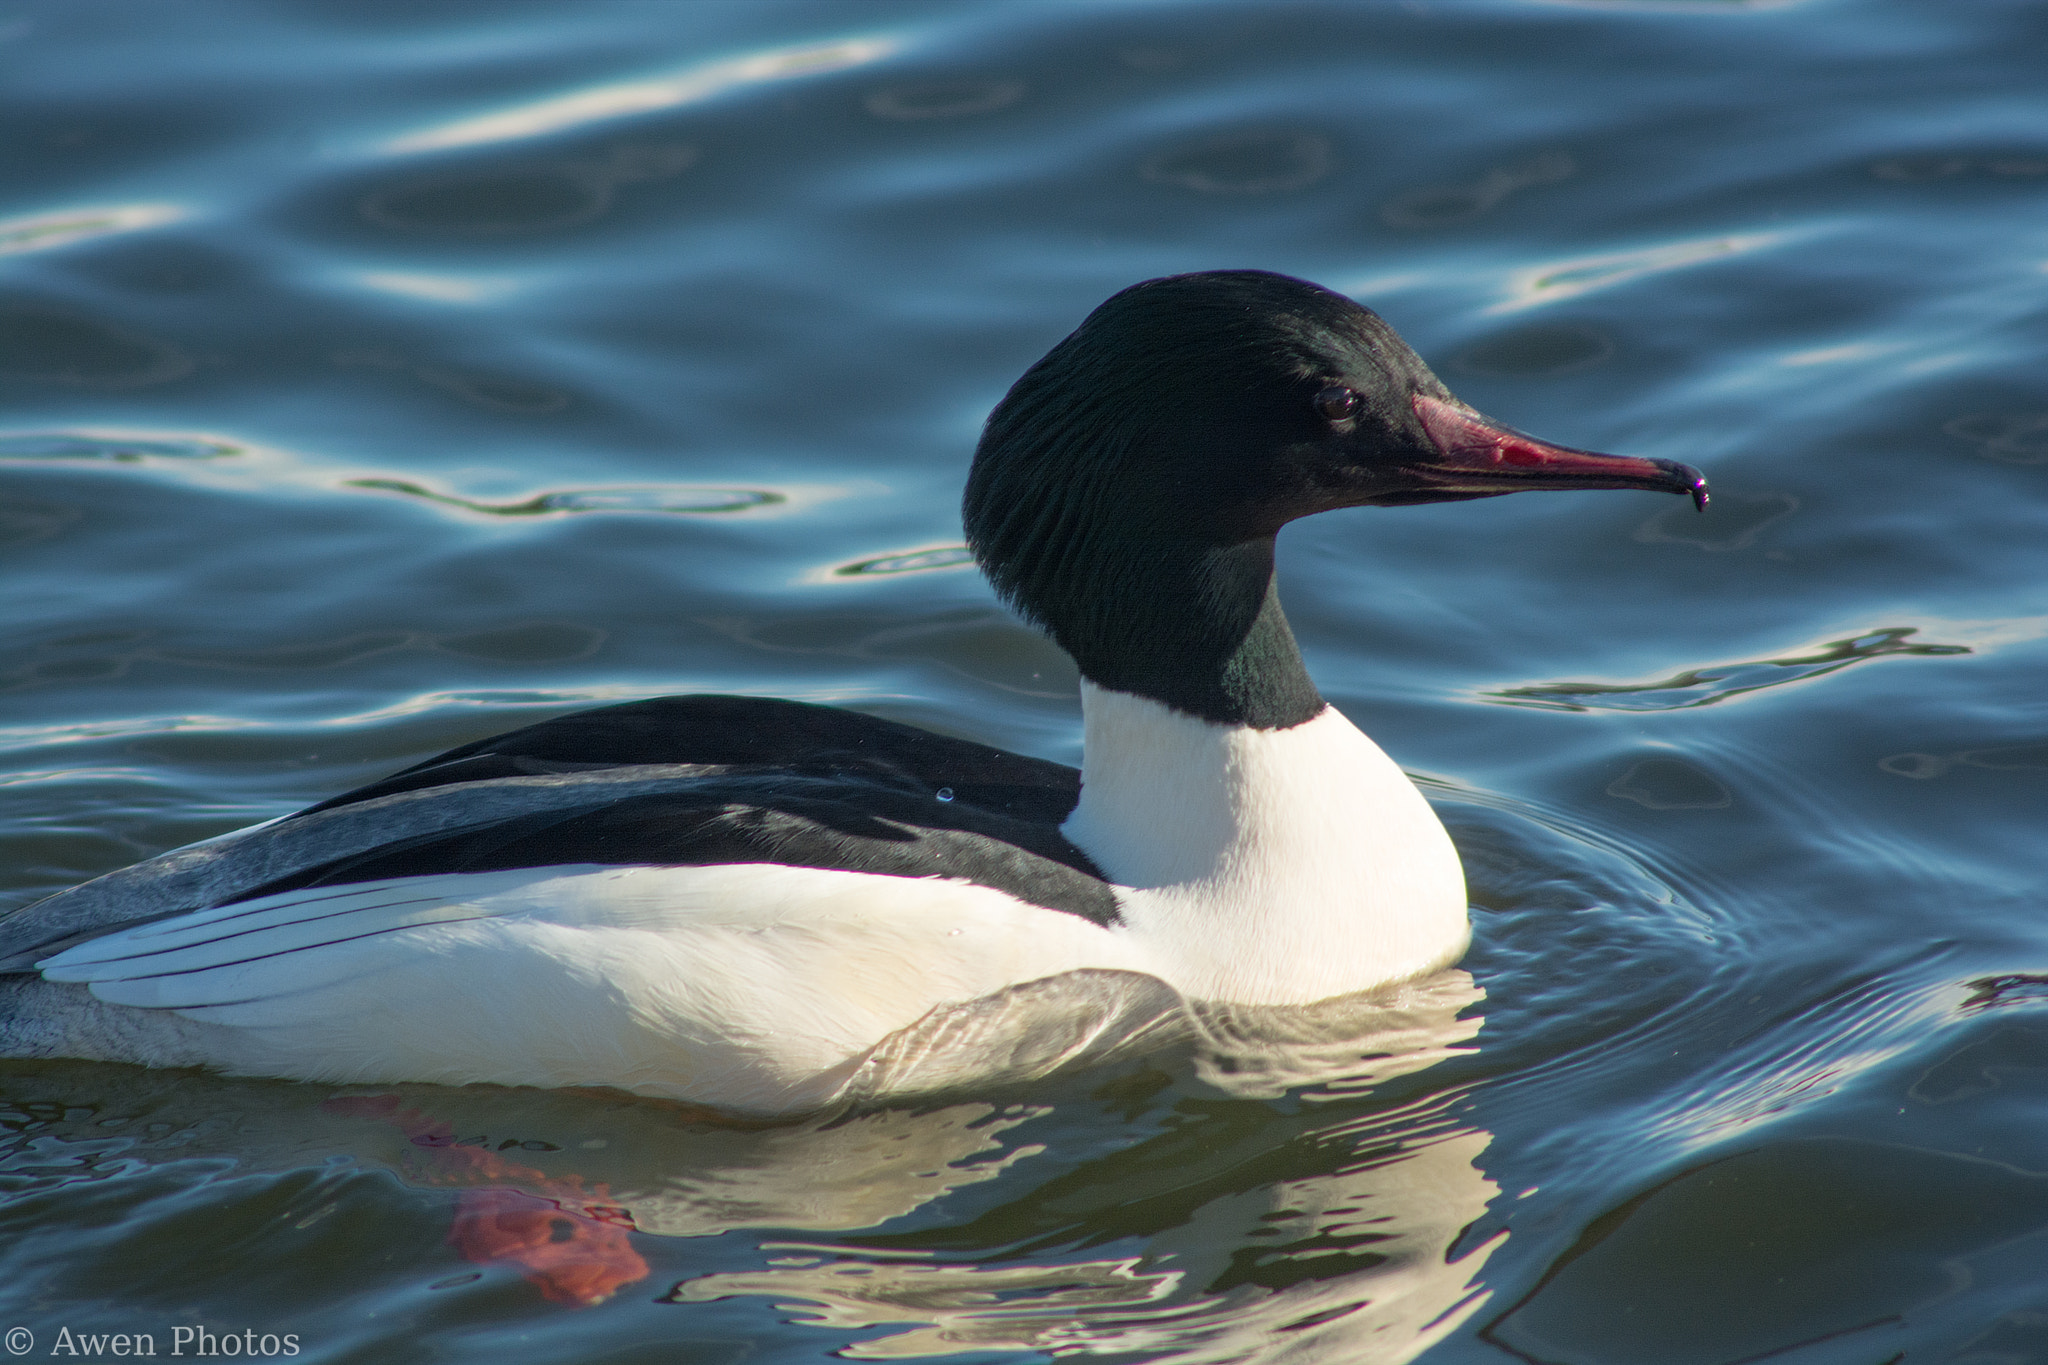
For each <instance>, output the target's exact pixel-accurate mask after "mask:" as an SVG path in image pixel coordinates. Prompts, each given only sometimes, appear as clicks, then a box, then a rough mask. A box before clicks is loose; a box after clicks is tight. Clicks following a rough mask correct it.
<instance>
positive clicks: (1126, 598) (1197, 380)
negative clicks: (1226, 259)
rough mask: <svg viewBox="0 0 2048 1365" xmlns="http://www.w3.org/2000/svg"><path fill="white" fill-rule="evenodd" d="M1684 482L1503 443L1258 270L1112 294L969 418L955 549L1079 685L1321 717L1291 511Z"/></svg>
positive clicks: (1392, 349) (1229, 720)
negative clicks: (1298, 603) (1286, 597)
mask: <svg viewBox="0 0 2048 1365" xmlns="http://www.w3.org/2000/svg"><path fill="white" fill-rule="evenodd" d="M1591 488H1622V489H1629V488H1633V489H1647V490H1651V491H1655V492H1666V493H1682V494H1685V495H1687V496H1690V497H1691V498H1693V499H1694V501H1695V502H1696V503H1697V504H1699V505H1701V506H1704V505H1705V502H1706V497H1707V486H1706V480H1705V479H1704V478H1702V477H1701V476H1700V474H1699V471H1697V470H1695V469H1693V468H1691V467H1690V466H1687V465H1682V464H1678V463H1676V462H1674V461H1670V460H1647V459H1634V458H1629V457H1625V456H1616V455H1599V454H1594V453H1592V452H1590V451H1583V450H1573V449H1570V448H1568V447H1565V446H1557V445H1551V444H1549V443H1547V442H1543V441H1539V440H1536V439H1535V438H1533V437H1530V436H1525V435H1523V434H1522V433H1520V432H1517V431H1513V430H1511V429H1509V428H1507V427H1505V426H1502V425H1500V424H1499V423H1497V422H1494V421H1491V420H1490V419H1488V418H1486V417H1483V416H1481V415H1480V414H1479V413H1477V412H1475V411H1473V409H1471V408H1470V407H1468V406H1467V405H1465V404H1464V403H1462V402H1460V401H1459V400H1458V399H1457V398H1456V397H1454V396H1453V395H1452V393H1451V392H1450V390H1449V389H1447V388H1445V387H1444V385H1443V382H1442V381H1441V380H1439V379H1438V378H1437V377H1436V376H1435V375H1434V374H1432V373H1431V372H1430V369H1429V367H1428V366H1427V365H1425V364H1424V363H1423V362H1422V359H1421V357H1420V356H1418V355H1416V354H1415V352H1414V351H1413V350H1411V349H1410V348H1409V347H1408V345H1407V343H1405V342H1403V341H1402V340H1401V338H1400V337H1399V336H1397V335H1395V333H1394V330H1393V328H1391V327H1389V326H1388V325H1387V324H1386V322H1385V321H1383V320H1382V319H1381V318H1380V317H1379V315H1378V314H1376V313H1374V312H1373V311H1372V310H1371V309H1368V308H1365V307H1363V306H1361V305H1360V304H1358V303H1355V302H1353V301H1352V300H1351V299H1349V298H1346V297H1345V296H1343V295H1342V294H1338V293H1335V292H1333V291H1331V290H1328V289H1324V288H1321V287H1320V286H1317V285H1314V284H1310V283H1308V282H1307V281H1305V280H1298V279H1294V278H1291V277H1289V276H1286V275H1276V274H1272V273H1269V272H1266V271H1258V270H1225V271H1207V272H1203V273H1200V274H1192V275H1175V276H1170V277H1168V278H1165V279H1158V280H1148V281H1146V282H1145V283H1143V284H1138V285H1133V286H1132V287H1131V288H1129V289H1126V290H1124V291H1123V292H1122V293H1120V294H1117V295H1116V296H1115V297H1113V298H1111V299H1110V300H1109V301H1108V302H1106V303H1104V304H1103V305H1102V306H1101V307H1099V308H1097V309H1096V310H1095V311H1094V312H1093V313H1091V314H1090V315H1089V316H1088V318H1087V320H1086V321H1084V322H1083V323H1082V324H1081V326H1080V327H1079V328H1077V329H1076V330H1075V331H1074V332H1073V334H1072V335H1070V336H1068V337H1067V338H1066V339H1065V340H1063V341H1061V342H1060V343H1059V344H1058V345H1057V346H1055V347H1053V349H1052V350H1051V351H1050V352H1049V353H1048V354H1047V355H1046V356H1045V358H1044V359H1042V360H1040V361H1039V362H1038V363H1037V364H1036V365H1033V366H1032V367H1031V369H1030V370H1028V371H1027V372H1026V373H1025V374H1024V376H1023V378H1021V379H1019V380H1018V381H1017V383H1016V384H1015V386H1013V387H1012V388H1011V390H1010V392H1009V393H1008V394H1007V395H1006V396H1005V397H1004V398H1003V400H1002V402H1000V403H999V404H997V406H996V408H995V411H994V412H993V413H991V414H990V416H989V419H988V425H987V427H986V429H985V430H984V432H983V434H982V438H981V443H980V445H979V447H978V449H977V450H976V453H975V459H974V467H973V470H972V472H971V473H970V475H969V476H968V481H967V493H966V499H965V503H964V508H963V512H964V520H965V524H966V528H967V538H968V543H969V545H970V546H971V547H972V548H973V550H974V553H975V557H976V558H977V560H978V561H979V562H980V564H981V566H982V568H983V570H984V571H985V572H986V573H987V574H988V576H989V579H990V580H991V582H993V583H994V585H995V587H996V590H997V591H998V592H999V593H1000V594H1001V595H1002V596H1003V597H1004V598H1005V599H1006V600H1007V601H1009V602H1010V603H1011V604H1012V605H1013V606H1014V607H1016V608H1017V609H1018V610H1019V611H1020V612H1021V613H1022V614H1023V615H1024V616H1026V617H1027V618H1028V619H1030V620H1032V621H1034V622H1036V623H1037V624H1039V625H1040V626H1042V627H1043V628H1045V629H1046V630H1047V631H1048V632H1049V633H1050V634H1051V635H1052V637H1053V638H1054V639H1055V640H1056V641H1057V642H1058V643H1059V644H1060V645H1061V646H1062V647H1063V648H1065V649H1066V650H1067V651H1068V652H1069V653H1071V654H1072V655H1073V656H1074V659H1075V661H1076V663H1077V664H1078V665H1079V666H1080V669H1081V672H1082V674H1083V676H1085V677H1087V678H1089V679H1090V680H1091V681H1093V682H1095V683H1096V684H1098V685H1099V686H1102V687H1106V688H1109V689H1111V690H1113V691H1121V692H1130V693H1134V694H1137V695H1140V696H1146V697H1151V698H1153V699H1154V700H1157V701H1161V702H1164V703H1165V704H1167V705H1168V706H1171V707H1173V708H1175V709H1177V710H1180V711H1184V712H1186V713H1188V714H1190V715H1194V716H1198V717H1201V718H1202V719H1205V720H1211V721H1215V722H1218V723H1223V724H1239V725H1253V726H1258V727H1260V728H1282V727H1286V726H1291V725H1295V724H1299V723H1301V722H1302V721H1305V720H1307V719H1310V718H1311V717H1313V716H1314V715H1316V714H1317V713H1319V712H1320V711H1321V710H1322V707H1323V701H1322V698H1321V697H1320V696H1319V695H1318V694H1317V693H1316V691H1315V688H1314V685H1313V684H1312V683H1310V682H1309V680H1308V677H1307V675H1306V673H1305V672H1304V671H1303V669H1302V667H1301V660H1300V654H1299V651H1298V650H1297V649H1296V648H1295V644H1294V639H1293V635H1292V633H1291V632H1290V631H1289V630H1288V628H1287V624H1286V618H1285V616H1284V615H1283V614H1282V612H1281V610H1280V604H1279V599H1278V597H1277V596H1276V595H1275V593H1274V589H1273V543H1274V537H1275V535H1276V534H1277V533H1278V532H1279V530H1280V528H1281V527H1282V526H1284V525H1286V524H1287V523H1288V522H1290V521H1293V520H1294V519H1296V518H1298V517H1304V516H1309V515H1312V514H1314V513H1317V512H1327V511H1332V510H1335V509H1337V508H1344V507H1392V506H1401V505H1406V504H1413V503H1428V502H1451V501H1458V500H1462V499H1468V498H1487V497H1498V496H1499V495H1501V494H1504V493H1515V492H1522V491H1526V490H1537V489H1553V490H1560V489H1591Z"/></svg>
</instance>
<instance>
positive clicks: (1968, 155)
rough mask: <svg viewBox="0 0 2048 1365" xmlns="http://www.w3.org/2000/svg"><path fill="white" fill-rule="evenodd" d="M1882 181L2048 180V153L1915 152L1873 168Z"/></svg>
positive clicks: (1877, 163) (1874, 175)
mask: <svg viewBox="0 0 2048 1365" xmlns="http://www.w3.org/2000/svg"><path fill="white" fill-rule="evenodd" d="M1870 174H1871V175H1872V176H1873V177H1874V178H1876V179H1878V180H1903V181H1927V180H1955V179H1958V178H1960V177H1965V176H1968V177H1977V176H1991V177H1992V178H1994V179H1999V180H2032V179H2038V178H2040V177H2042V176H2048V152H2044V151H2040V150H2031V151H2014V152H1915V153H1912V154H1910V155H1906V156H1888V157H1886V158H1885V159H1884V160H1882V161H1873V162H1872V163H1871V164H1870Z"/></svg>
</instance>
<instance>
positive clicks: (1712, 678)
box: [1482, 626, 1972, 711]
mask: <svg viewBox="0 0 2048 1365" xmlns="http://www.w3.org/2000/svg"><path fill="white" fill-rule="evenodd" d="M1919 633H1920V631H1919V629H1918V627H1915V626H1893V627H1889V628H1887V629H1884V630H1872V631H1866V632H1865V633H1863V634H1862V635H1858V636H1854V637H1853V638H1851V639H1847V640H1830V641H1829V642H1828V643H1826V644H1824V645H1819V646H1816V647H1814V648H1813V649H1812V650H1810V651H1808V652H1806V653H1801V654H1794V655H1789V656H1786V657H1783V658H1777V659H1758V660H1754V661H1752V662H1748V663H1735V664H1717V665H1714V666H1713V667H1710V668H1689V669H1687V670H1685V671H1684V672H1683V673H1677V674H1674V675H1672V676H1671V677H1668V678H1660V679H1658V680H1657V681H1655V682H1644V683H1595V682H1561V683H1534V684H1531V685H1529V686H1526V687H1507V688H1502V689H1501V690H1500V691H1498V692H1488V693H1484V694H1482V695H1483V696H1485V697H1486V698H1487V699H1488V700H1491V701H1501V702H1506V703H1507V704H1509V705H1511V706H1540V707H1548V708H1550V709H1552V710H1558V711H1596V710H1604V711H1671V710H1678V709H1681V708H1684V707H1690V706H1711V705H1713V704H1714V703H1715V702H1719V701H1726V700H1728V699H1729V698H1730V697H1739V696H1743V695H1745V694H1747V693H1750V692H1757V691H1761V690H1762V689H1764V688H1767V687H1781V686H1783V685H1785V684H1786V683H1795V682H1805V681H1807V680H1809V679H1812V678H1819V677H1825V676H1826V675H1827V674H1829V673H1833V672H1835V671H1837V670H1839V669H1843V668H1847V667H1849V666H1850V665H1851V664H1859V663H1864V662H1866V661H1868V660H1871V659H1883V658H1889V657H1891V656H1893V655H1934V656H1940V655H1949V654H1969V653H1971V652H1972V651H1971V649H1970V647H1969V646H1968V645H1942V644H1933V643H1930V642H1924V641H1916V640H1914V639H1913V638H1912V637H1913V636H1915V635H1918V634H1919Z"/></svg>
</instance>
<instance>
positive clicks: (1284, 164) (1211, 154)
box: [1138, 129, 1334, 194]
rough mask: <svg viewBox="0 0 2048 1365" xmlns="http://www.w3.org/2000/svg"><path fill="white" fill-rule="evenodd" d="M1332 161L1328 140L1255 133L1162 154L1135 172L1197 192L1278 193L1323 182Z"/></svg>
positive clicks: (1303, 134)
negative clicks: (1319, 181)
mask: <svg viewBox="0 0 2048 1365" xmlns="http://www.w3.org/2000/svg"><path fill="white" fill-rule="evenodd" d="M1333 160H1334V158H1333V155H1332V152H1331V146H1330V140H1329V139H1328V138H1326V137H1324V136H1322V135H1321V134H1320V133H1307V132H1289V131H1285V130H1272V129H1259V130H1251V131H1246V132H1238V133H1224V134H1222V135H1220V136H1216V137H1211V138H1206V139H1204V140H1203V141H1200V142H1196V143H1191V144H1189V145H1187V146H1183V147H1177V148H1174V149H1172V150H1170V151H1164V152H1160V153H1159V154H1158V155H1156V156H1153V157H1151V158H1149V159H1147V160H1146V161H1145V163H1144V164H1143V165H1141V166H1140V167H1139V168H1138V173H1139V174H1140V175H1142V176H1144V178H1145V179H1147V180H1150V181H1153V182H1155V183H1157V184H1162V185H1178V186H1180V187H1181V188H1182V189H1189V190H1194V191H1195V192H1197V193H1198V194H1279V193H1282V192H1284V191H1287V190H1299V189H1305V188H1307V187H1308V186H1310V185H1313V184H1314V183H1315V182H1316V181H1318V180H1321V179H1322V178H1323V177H1324V176H1326V175H1328V174H1329V173H1330V167H1331V164H1332V162H1333Z"/></svg>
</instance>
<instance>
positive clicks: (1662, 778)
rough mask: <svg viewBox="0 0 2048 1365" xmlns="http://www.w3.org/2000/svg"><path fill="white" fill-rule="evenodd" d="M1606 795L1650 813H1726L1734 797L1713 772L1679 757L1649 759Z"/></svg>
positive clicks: (1610, 786) (1617, 780)
mask: <svg viewBox="0 0 2048 1365" xmlns="http://www.w3.org/2000/svg"><path fill="white" fill-rule="evenodd" d="M1607 794H1608V795H1609V796H1618V797H1620V798H1621V799H1622V800H1624V801H1633V802H1635V803H1636V804H1637V805H1639V806H1647V807H1648V808H1649V809H1651V810H1725V809H1726V808H1727V807H1729V806H1731V805H1733V804H1735V794H1734V793H1733V792H1731V791H1729V790H1728V786H1727V784H1726V783H1724V782H1722V781H1721V779H1719V778H1718V777H1715V776H1714V775H1713V774H1711V773H1706V772H1702V771H1701V770H1700V769H1698V768H1696V767H1694V766H1693V765H1692V764H1690V763H1687V762H1685V761H1684V760H1682V759H1676V758H1646V759H1643V760H1642V761H1641V762H1639V763H1637V764H1635V765H1634V766H1633V767H1631V768H1630V769H1629V770H1628V771H1627V772H1625V773H1623V774H1622V775H1621V776H1620V777H1617V778H1615V779H1614V781H1612V782H1610V783H1608V784H1607Z"/></svg>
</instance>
